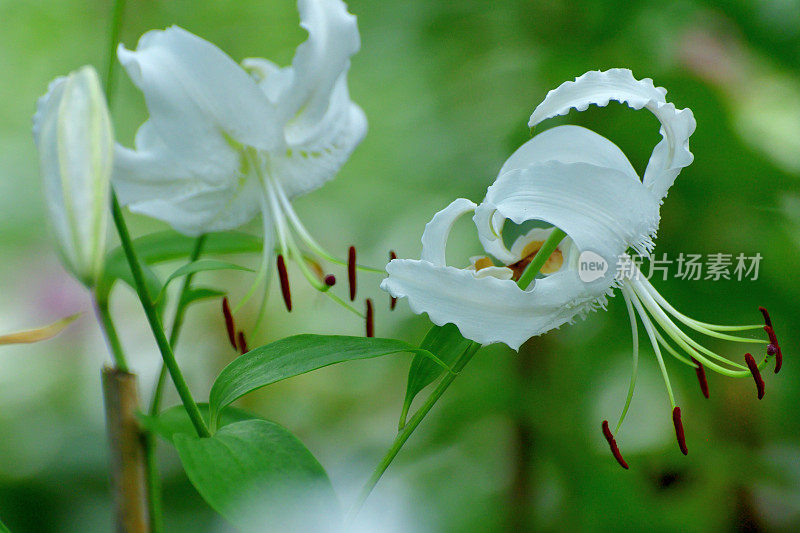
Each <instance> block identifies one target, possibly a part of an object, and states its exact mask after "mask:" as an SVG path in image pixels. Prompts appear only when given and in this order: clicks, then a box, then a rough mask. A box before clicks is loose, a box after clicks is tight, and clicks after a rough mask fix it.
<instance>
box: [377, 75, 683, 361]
mask: <svg viewBox="0 0 800 533" xmlns="http://www.w3.org/2000/svg"><path fill="white" fill-rule="evenodd" d="M665 94H666V91H665V90H664V89H661V88H656V87H655V86H654V85H653V82H652V81H651V80H642V81H637V80H635V79H634V78H633V75H632V74H631V73H630V71H628V70H623V69H615V70H610V71H607V72H588V73H586V74H584V75H583V76H581V77H580V78H578V79H577V80H575V81H574V82H567V83H565V84H563V85H561V86H560V87H559V88H557V89H555V90H554V91H551V92H550V93H549V94H548V95H547V97H546V98H545V100H544V101H543V102H542V103H541V104H540V105H539V106H538V107H537V108H536V110H535V111H534V112H533V115H532V116H531V119H530V122H529V126H530V127H534V126H536V125H537V124H538V123H540V122H541V121H543V120H545V119H547V118H550V117H553V116H556V115H563V114H566V113H567V112H569V110H570V109H571V108H576V109H578V110H584V109H586V108H587V107H588V106H589V104H597V105H601V106H605V105H607V104H608V102H609V100H612V99H613V100H619V101H621V102H625V103H627V104H628V105H629V106H630V107H632V108H634V109H641V108H646V109H648V110H650V111H652V112H653V113H654V114H655V115H656V117H658V118H659V120H660V121H661V123H662V130H661V132H662V136H663V137H664V138H663V140H662V141H661V142H660V143H659V144H658V145H657V146H656V148H655V150H654V151H653V155H652V156H651V158H650V163H649V164H648V166H647V170H646V172H645V177H644V180H640V179H639V177H638V176H637V174H636V171H635V170H634V169H633V167H632V166H631V164H630V163H629V162H628V159H627V158H626V157H625V155H624V154H623V153H622V151H621V150H620V149H619V148H618V147H617V146H616V145H614V144H613V143H612V142H611V141H609V140H608V139H606V138H604V137H602V136H600V135H598V134H596V133H594V132H592V131H590V130H588V129H585V128H581V127H577V126H558V127H555V128H552V129H549V130H547V131H545V132H543V133H540V134H539V135H536V136H535V137H534V138H533V139H531V140H530V141H528V142H527V143H525V144H524V145H522V146H521V147H520V148H519V149H518V150H517V151H516V152H515V153H514V154H513V155H512V156H511V157H510V158H509V159H508V161H506V163H505V164H504V165H503V167H502V168H501V170H500V173H499V176H498V178H497V180H496V181H495V182H494V184H492V186H491V187H489V189H488V191H487V193H486V197H485V198H484V200H483V202H482V203H481V204H480V205H477V206H476V205H475V204H474V203H473V202H470V201H469V200H465V199H463V198H461V199H458V200H456V201H454V202H453V203H451V204H450V205H449V206H448V207H447V208H445V209H444V210H442V211H440V212H439V213H437V214H436V215H435V216H434V217H433V220H431V221H430V222H429V223H428V225H427V226H426V227H425V232H424V234H423V236H422V257H421V259H420V260H418V261H417V260H409V259H402V260H396V261H392V262H391V263H390V264H389V266H388V267H387V271H388V273H389V277H388V278H387V279H386V280H384V282H383V285H382V287H383V288H384V289H385V290H387V291H389V292H390V293H391V294H392V295H393V296H395V297H404V296H405V297H408V299H409V303H410V305H411V308H412V309H413V310H414V311H415V312H418V313H421V312H426V313H428V315H429V316H430V318H431V320H432V321H433V322H434V323H435V324H438V325H443V324H445V323H447V322H453V323H455V324H456V326H458V328H459V329H460V330H461V333H462V334H463V335H464V336H465V337H467V338H469V339H472V340H475V341H477V342H479V343H481V344H490V343H495V342H503V343H505V344H507V345H509V346H510V347H512V348H514V349H518V348H519V346H520V345H521V344H522V343H523V342H525V341H526V340H527V339H529V338H530V337H532V336H534V335H540V334H542V333H545V332H547V331H549V330H551V329H553V328H556V327H558V326H560V325H562V324H564V323H567V322H570V321H571V320H572V319H573V318H574V317H575V316H577V315H581V314H585V313H586V312H587V311H590V310H592V309H595V308H597V307H599V306H605V303H606V296H607V295H608V294H609V293H610V291H611V289H612V288H613V287H614V285H615V284H616V280H615V277H614V274H615V270H614V268H609V269H608V270H607V271H606V273H605V275H604V276H602V277H601V278H599V279H597V280H595V281H593V282H591V283H584V282H583V281H581V279H580V277H579V275H578V274H579V273H578V257H579V255H580V252H583V251H587V250H588V251H592V252H595V253H597V254H598V255H599V256H601V257H602V258H603V259H604V260H605V261H606V262H607V263H608V264H609V265H616V263H617V258H618V257H619V256H620V255H622V254H623V253H625V252H626V251H627V250H628V248H631V247H633V248H634V249H636V250H637V251H640V252H642V253H645V252H647V251H649V250H650V249H651V248H652V246H653V241H652V239H653V236H654V235H655V232H656V230H657V228H658V221H659V205H660V203H661V200H662V198H663V197H664V196H665V195H666V192H667V189H669V187H670V185H672V182H673V181H674V180H675V177H676V176H677V175H678V172H680V169H681V168H683V167H685V166H686V165H688V164H689V163H691V162H692V154H691V153H690V152H689V147H688V140H689V135H690V134H691V133H692V131H694V126H695V122H694V118H693V117H692V113H691V111H689V110H688V109H685V110H676V109H675V106H674V105H672V104H670V103H667V102H666V101H665V100H664V95H665ZM473 212H474V216H473V220H474V221H475V225H476V226H477V230H478V238H479V239H480V242H481V244H482V245H483V248H484V250H485V251H486V252H487V253H488V254H490V255H491V256H493V257H494V258H495V259H496V260H498V261H499V262H500V263H501V264H502V265H503V266H501V267H490V268H491V269H492V275H489V276H486V275H481V274H482V273H483V272H484V270H483V269H479V270H477V271H475V269H474V268H467V269H458V268H455V267H452V266H447V265H446V264H445V261H444V257H445V254H444V249H445V244H446V242H447V236H448V234H449V232H450V228H451V227H452V225H453V223H454V222H455V220H456V219H457V218H458V217H459V216H461V215H464V214H466V213H473ZM506 220H511V221H512V222H513V223H515V224H518V225H519V224H523V223H524V222H526V221H530V220H537V221H541V222H543V223H545V224H543V225H546V226H549V227H550V229H539V230H538V231H536V232H532V233H528V234H526V235H523V236H521V237H519V238H518V239H517V241H516V242H514V243H513V244H512V246H511V248H510V249H509V248H507V246H506V244H505V243H504V241H503V228H504V224H505V223H506ZM553 227H557V228H560V229H561V230H563V231H564V232H566V234H567V235H568V238H567V239H565V240H564V241H562V242H561V243H560V245H559V247H558V250H557V252H558V253H559V254H560V256H561V258H562V259H561V260H560V268H558V269H557V270H554V271H552V270H551V271H548V270H545V271H544V272H543V274H546V275H545V276H544V277H542V278H540V279H537V280H536V282H535V283H534V284H532V286H530V287H528V288H527V289H525V290H523V289H521V288H520V287H518V286H517V283H516V282H515V280H514V278H518V277H519V274H521V270H519V269H518V268H517V269H516V273H514V272H512V269H511V268H509V267H512V266H513V265H515V264H518V263H519V262H520V261H529V260H530V258H531V257H532V255H533V254H535V252H536V251H537V250H538V246H536V245H534V247H533V248H531V247H528V249H527V250H525V249H524V248H525V246H526V245H528V243H529V242H530V241H533V242H539V243H541V242H543V241H544V240H546V238H547V236H548V234H549V232H550V231H552V228H553ZM510 274H513V275H510Z"/></svg>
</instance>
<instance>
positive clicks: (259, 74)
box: [114, 0, 367, 305]
mask: <svg viewBox="0 0 800 533" xmlns="http://www.w3.org/2000/svg"><path fill="white" fill-rule="evenodd" d="M298 8H299V11H300V19H301V26H302V27H303V28H304V29H306V30H307V31H308V34H309V36H308V40H306V41H305V42H304V43H302V44H301V45H300V46H299V47H298V48H297V51H296V53H295V56H294V59H293V60H292V64H291V65H290V66H288V67H285V68H279V67H278V66H277V65H275V64H274V63H272V62H270V61H268V60H266V59H245V60H244V61H243V63H242V66H240V65H238V64H237V63H236V62H234V61H233V59H231V58H230V57H229V56H228V55H226V54H225V53H224V52H223V51H222V50H220V49H219V48H217V47H216V46H214V45H213V44H211V43H209V42H207V41H205V40H203V39H201V38H200V37H197V36H195V35H193V34H191V33H189V32H188V31H186V30H184V29H182V28H179V27H177V26H172V27H170V28H167V29H166V30H155V31H150V32H148V33H146V34H144V35H143V36H142V38H141V39H140V40H139V43H138V45H137V47H136V50H128V49H126V48H125V47H124V46H122V45H120V47H119V49H118V52H117V53H118V56H119V60H120V62H121V63H122V65H123V66H124V67H125V69H126V70H127V72H128V74H129V76H130V78H131V80H132V81H133V83H134V84H135V85H136V86H137V87H138V88H139V89H141V91H142V92H143V93H144V97H145V101H146V104H147V108H148V111H149V113H150V118H149V119H148V120H147V121H146V122H145V123H144V124H142V126H141V127H140V128H139V131H138V132H137V134H136V149H135V150H131V149H129V148H125V147H123V146H117V151H116V159H115V166H114V187H115V190H116V192H117V194H118V195H119V198H120V201H121V202H122V203H123V204H124V205H127V206H129V208H130V209H131V211H134V212H137V213H142V214H146V215H149V216H152V217H155V218H158V219H161V220H163V221H165V222H167V223H169V224H170V225H171V226H172V227H173V228H175V229H176V230H178V231H180V232H182V233H184V234H187V235H201V234H204V233H207V232H211V231H223V230H229V229H233V228H236V227H238V226H240V225H242V224H244V223H245V222H247V221H249V220H250V219H252V218H253V217H254V216H255V215H257V214H259V213H260V214H261V217H262V219H263V224H264V239H265V242H264V253H265V263H266V262H267V259H268V255H269V254H271V253H272V250H273V249H274V243H275V235H276V234H277V240H278V244H279V247H280V250H281V253H282V254H283V255H287V254H288V255H289V257H291V258H294V259H295V260H296V261H297V263H298V265H299V266H300V267H301V269H302V270H303V272H304V274H306V276H307V278H308V279H309V280H310V281H312V283H313V284H314V286H315V287H317V288H318V289H320V290H326V288H327V285H325V283H323V281H322V280H320V279H318V277H317V276H316V275H315V274H314V273H313V272H311V271H310V270H309V268H308V266H307V265H306V264H305V261H304V260H302V259H301V255H300V252H299V249H298V248H297V246H296V244H295V241H294V238H293V235H292V230H293V231H294V233H295V234H296V235H297V236H298V237H299V238H300V239H301V240H302V241H303V242H305V244H306V245H307V246H308V247H309V248H310V249H311V250H312V251H313V252H315V253H316V254H317V255H319V256H321V257H323V258H325V259H328V260H335V258H333V257H332V256H331V255H330V254H328V253H327V252H325V251H324V250H323V249H322V248H321V247H320V246H319V245H318V244H317V243H316V242H315V241H314V240H313V239H312V238H311V236H310V235H309V233H308V231H307V230H306V229H305V228H304V227H303V225H302V224H301V223H300V220H299V218H298V217H297V215H296V214H295V212H294V210H293V209H292V206H291V200H292V199H293V198H295V197H297V196H299V195H301V194H304V193H307V192H309V191H311V190H314V189H316V188H318V187H320V186H321V185H322V184H324V183H325V182H326V181H328V180H330V179H331V178H333V176H334V175H335V174H336V172H337V171H338V170H339V168H340V167H341V166H342V165H343V164H344V163H345V161H346V160H347V158H348V157H349V156H350V154H351V153H352V151H353V150H354V149H355V147H356V146H357V145H358V144H359V143H360V142H361V140H362V139H363V138H364V135H365V134H366V130H367V121H366V118H365V116H364V113H363V111H362V110H361V108H359V107H358V106H357V105H356V104H354V103H353V102H352V101H351V100H350V96H349V93H348V88H347V71H348V69H349V66H350V57H351V56H352V55H353V54H354V53H356V52H357V51H358V49H359V47H360V39H359V34H358V28H357V26H356V18H355V16H353V15H351V14H349V13H348V12H347V8H346V6H345V4H344V3H342V2H341V1H340V0H299V1H298ZM337 262H338V261H337ZM260 277H261V278H263V270H262V276H260ZM287 305H288V303H287Z"/></svg>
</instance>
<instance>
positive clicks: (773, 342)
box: [762, 307, 783, 374]
mask: <svg viewBox="0 0 800 533" xmlns="http://www.w3.org/2000/svg"><path fill="white" fill-rule="evenodd" d="M762 309H764V308H763V307H762ZM764 312H766V309H764ZM766 316H767V317H769V315H766ZM764 331H766V332H767V335H769V346H767V354H769V355H774V356H775V373H776V374H777V373H778V372H780V371H781V366H783V353H782V352H781V345H780V344H778V336H777V335H775V330H774V329H772V326H771V325H767V326H764ZM770 348H772V350H770ZM770 351H771V352H772V353H770Z"/></svg>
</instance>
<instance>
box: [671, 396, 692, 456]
mask: <svg viewBox="0 0 800 533" xmlns="http://www.w3.org/2000/svg"><path fill="white" fill-rule="evenodd" d="M672 423H673V424H674V425H675V436H676V437H677V438H678V446H680V448H681V453H682V454H683V455H687V454H688V453H689V450H688V449H687V448H686V436H685V435H684V434H683V422H681V408H680V407H677V406H676V407H675V409H673V410H672Z"/></svg>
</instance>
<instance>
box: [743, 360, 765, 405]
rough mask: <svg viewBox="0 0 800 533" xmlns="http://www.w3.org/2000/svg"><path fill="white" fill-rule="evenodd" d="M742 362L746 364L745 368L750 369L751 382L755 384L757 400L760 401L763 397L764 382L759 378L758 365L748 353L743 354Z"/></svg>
mask: <svg viewBox="0 0 800 533" xmlns="http://www.w3.org/2000/svg"><path fill="white" fill-rule="evenodd" d="M744 360H745V362H746V363H747V368H749V369H750V373H751V374H753V380H754V381H755V382H756V388H757V389H758V399H759V400H760V399H761V398H763V397H764V380H763V379H762V378H761V372H760V371H759V370H758V365H757V364H756V360H755V359H753V356H752V355H750V354H749V353H746V354H744Z"/></svg>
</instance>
